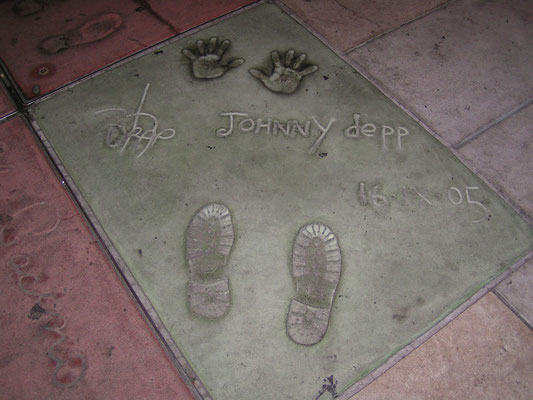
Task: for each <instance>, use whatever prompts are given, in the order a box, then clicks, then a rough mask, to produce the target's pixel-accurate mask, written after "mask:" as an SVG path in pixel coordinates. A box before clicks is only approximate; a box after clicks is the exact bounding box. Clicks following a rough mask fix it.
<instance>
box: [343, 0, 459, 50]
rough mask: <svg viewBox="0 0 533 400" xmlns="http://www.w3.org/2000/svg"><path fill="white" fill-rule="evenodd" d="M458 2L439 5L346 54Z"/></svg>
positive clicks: (451, 1)
mask: <svg viewBox="0 0 533 400" xmlns="http://www.w3.org/2000/svg"><path fill="white" fill-rule="evenodd" d="M456 1H457V0H450V1H447V2H445V3H443V4H441V5H439V6H437V7H435V8H432V9H431V10H429V11H426V12H425V13H423V14H420V15H418V16H416V17H414V18H413V19H411V20H409V21H407V22H404V23H403V24H401V25H398V26H395V27H393V28H391V29H389V30H388V31H386V32H383V33H380V34H379V35H376V36H374V37H371V38H370V39H367V40H365V41H364V42H362V43H359V44H356V45H355V46H352V47H350V48H348V49H346V50H344V54H348V53H349V52H351V51H353V50H355V49H357V48H359V47H362V46H364V45H365V44H367V43H370V42H373V41H374V40H376V39H379V38H380V37H382V36H385V35H388V34H389V33H392V32H394V31H396V30H398V29H400V28H402V27H404V26H406V25H409V24H411V23H413V22H415V21H418V20H419V19H422V18H424V17H426V16H427V15H429V14H432V13H434V12H436V11H439V10H440V9H442V8H444V7H447V6H449V5H450V4H452V3H455V2H456Z"/></svg>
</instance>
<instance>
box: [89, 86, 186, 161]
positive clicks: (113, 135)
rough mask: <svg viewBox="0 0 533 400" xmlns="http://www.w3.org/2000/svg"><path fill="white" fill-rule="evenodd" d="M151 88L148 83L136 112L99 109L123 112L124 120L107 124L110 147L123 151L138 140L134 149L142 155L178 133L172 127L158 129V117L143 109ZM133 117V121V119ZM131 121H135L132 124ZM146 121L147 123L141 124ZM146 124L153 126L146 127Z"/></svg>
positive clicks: (104, 111)
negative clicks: (160, 141) (159, 142)
mask: <svg viewBox="0 0 533 400" xmlns="http://www.w3.org/2000/svg"><path fill="white" fill-rule="evenodd" d="M148 89H150V84H149V83H147V84H146V86H145V88H144V91H143V95H142V97H141V101H140V103H139V107H137V111H136V112H134V113H131V114H130V113H128V112H127V111H126V110H124V109H123V108H118V107H116V108H106V109H105V110H100V111H97V112H96V113H95V114H96V115H98V114H102V113H107V112H117V113H120V114H122V120H121V121H120V123H111V124H109V125H108V126H107V132H106V136H105V144H106V146H108V147H110V148H113V149H114V148H120V153H122V152H123V151H124V150H125V149H126V148H127V147H128V145H129V144H130V143H131V142H132V140H133V141H136V142H137V143H136V145H135V148H134V151H139V150H140V152H139V154H138V155H137V158H139V157H141V156H142V155H143V154H144V153H146V152H147V151H148V150H149V149H151V148H152V147H154V145H155V144H156V142H157V141H158V140H168V139H172V138H173V137H174V135H175V134H176V131H175V130H174V129H172V128H167V129H165V130H162V131H159V132H158V131H157V129H158V127H159V121H158V120H157V118H156V117H155V116H154V115H152V114H150V113H147V112H143V111H142V107H143V105H144V102H145V101H146V95H147V93H148ZM132 119H133V121H132ZM130 122H133V123H132V125H131V126H130ZM142 122H144V123H145V124H141V123H142ZM144 125H148V126H150V125H151V127H149V128H145V127H144Z"/></svg>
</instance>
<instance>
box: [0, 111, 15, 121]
mask: <svg viewBox="0 0 533 400" xmlns="http://www.w3.org/2000/svg"><path fill="white" fill-rule="evenodd" d="M17 114H18V111H17V110H15V111H11V112H8V113H7V114H5V115H2V116H1V117H0V123H2V122H4V121H8V120H10V119H11V118H13V117H14V116H15V115H17Z"/></svg>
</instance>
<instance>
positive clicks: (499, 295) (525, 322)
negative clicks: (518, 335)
mask: <svg viewBox="0 0 533 400" xmlns="http://www.w3.org/2000/svg"><path fill="white" fill-rule="evenodd" d="M492 293H494V295H495V296H496V297H498V299H500V300H501V302H502V303H503V304H505V306H506V307H507V308H508V309H509V310H511V312H512V313H513V314H514V315H516V316H517V318H518V319H520V321H522V322H523V323H524V324H525V325H526V326H527V327H528V328H529V329H531V330H532V331H533V326H531V324H530V323H529V322H528V321H527V320H526V319H525V318H524V316H523V315H522V313H521V312H520V311H518V309H517V308H516V307H515V306H514V305H513V304H512V303H511V302H510V301H509V300H507V298H506V297H505V296H504V295H503V294H501V293H500V292H498V291H497V290H493V291H492Z"/></svg>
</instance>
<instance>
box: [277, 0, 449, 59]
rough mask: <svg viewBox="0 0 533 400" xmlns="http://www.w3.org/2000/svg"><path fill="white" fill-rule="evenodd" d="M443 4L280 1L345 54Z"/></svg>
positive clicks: (410, 0) (389, 0) (433, 0)
mask: <svg viewBox="0 0 533 400" xmlns="http://www.w3.org/2000/svg"><path fill="white" fill-rule="evenodd" d="M446 1H447V0H428V1H422V0H401V1H393V0H378V1H364V0H318V1H310V0H283V3H284V4H285V5H287V6H288V7H289V8H290V9H291V10H292V11H293V12H294V13H295V14H296V15H298V16H299V17H300V18H301V19H303V20H304V21H305V22H306V23H307V24H309V25H310V26H312V27H313V29H315V30H316V31H317V32H319V33H320V34H322V35H323V36H324V37H325V38H326V39H327V40H328V41H329V42H330V44H332V45H333V46H335V47H337V48H338V49H339V50H341V51H347V50H349V49H351V48H353V47H354V46H357V45H358V44H361V43H364V42H365V41H366V40H368V39H371V38H373V37H375V36H377V35H379V34H382V33H384V32H387V31H389V30H391V29H394V28H395V27H397V26H400V25H402V24H405V23H406V22H408V21H411V20H412V19H414V18H416V17H418V16H420V15H423V14H424V13H426V12H428V11H430V10H432V9H434V8H435V7H438V6H439V5H441V4H444V3H446Z"/></svg>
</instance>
